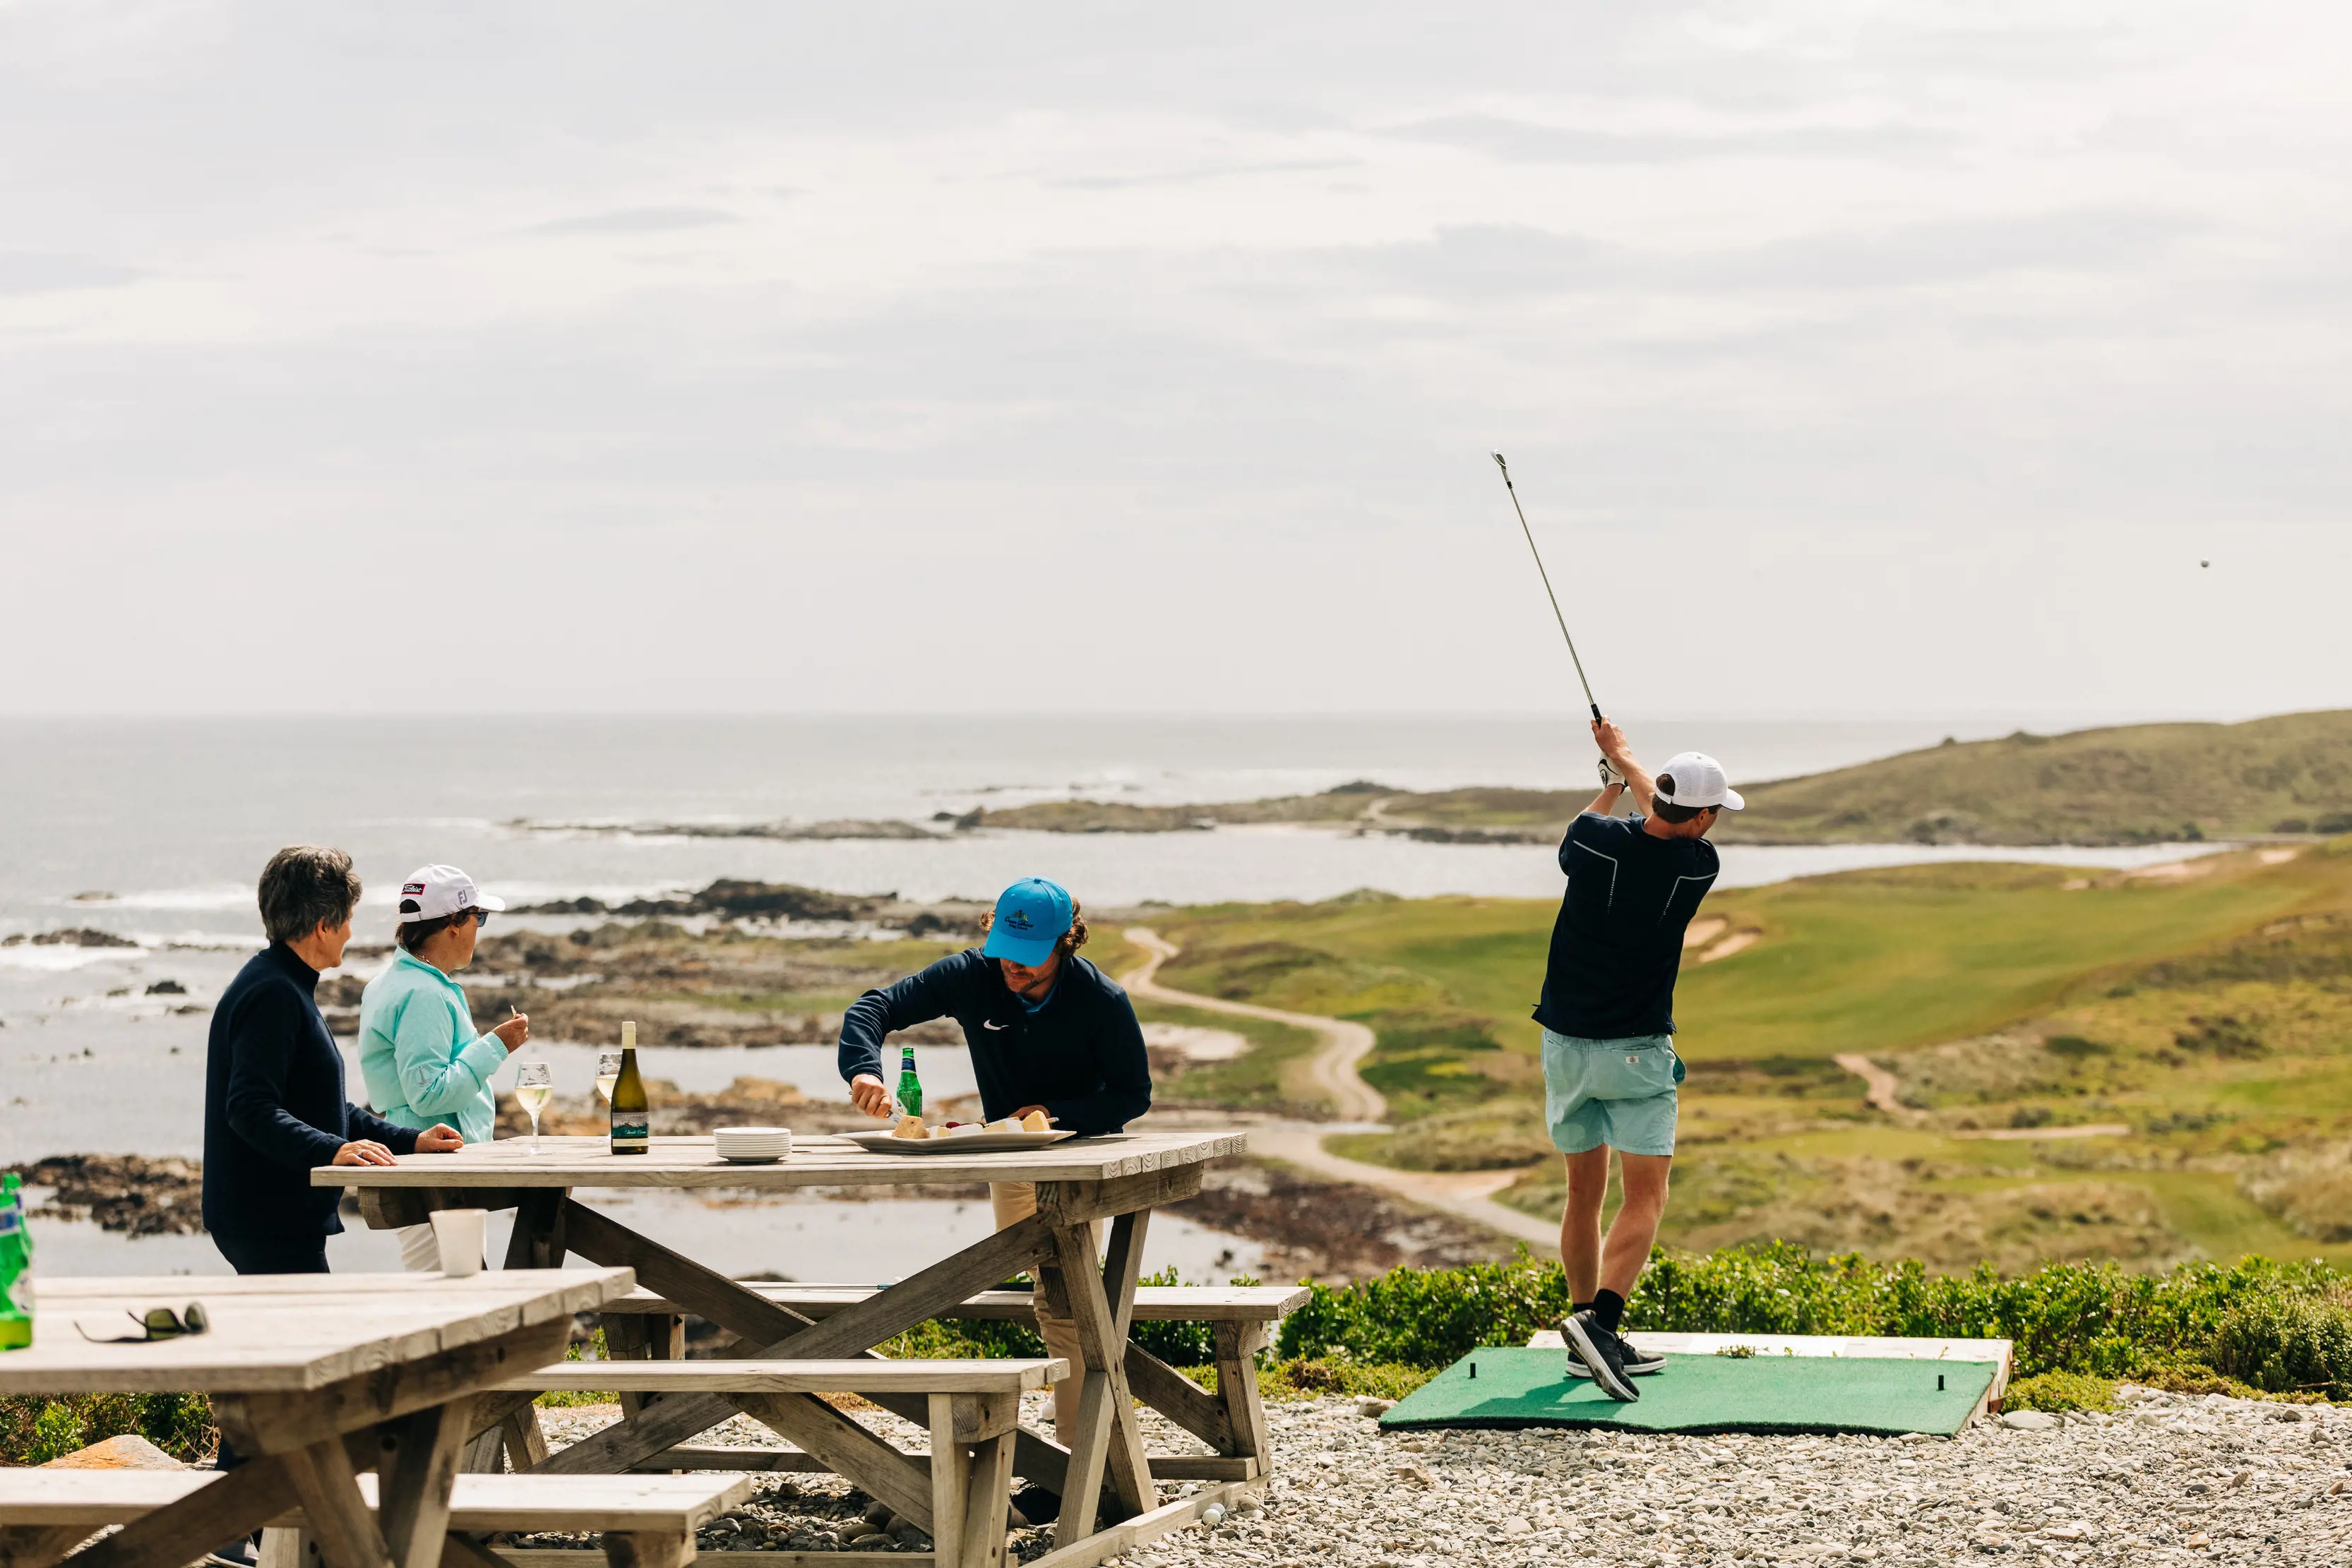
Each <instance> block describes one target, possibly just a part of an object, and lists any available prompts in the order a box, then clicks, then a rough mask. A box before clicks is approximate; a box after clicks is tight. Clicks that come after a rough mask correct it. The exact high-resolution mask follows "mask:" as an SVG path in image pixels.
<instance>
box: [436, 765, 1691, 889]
mask: <svg viewBox="0 0 2352 1568" xmlns="http://www.w3.org/2000/svg"><path fill="white" fill-rule="evenodd" d="M1717 777H1720V774H1719V773H1718V775H1717ZM506 906H507V901H506V900H505V899H503V898H493V897H491V896H490V895H489V894H486V893H481V892H479V891H478V890H477V889H476V888H475V886H474V879H473V878H472V877H470V876H467V874H466V873H464V872H462V871H459V870H458V869H457V867H456V866H453V865H427V866H419V867H417V868H416V869H415V871H413V872H410V873H408V880H407V881H405V882H404V883H401V884H400V924H402V925H415V924H416V923H417V922H418V921H420V920H438V919H440V918H441V917H442V916H444V915H455V914H457V911H459V910H461V909H504V908H505V907H506Z"/></svg>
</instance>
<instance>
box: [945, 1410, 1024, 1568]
mask: <svg viewBox="0 0 2352 1568" xmlns="http://www.w3.org/2000/svg"><path fill="white" fill-rule="evenodd" d="M1012 1506H1013V1434H1012V1433H1011V1432H1000V1433H998V1434H997V1435H996V1436H994V1437H989V1438H986V1439H985V1440H983V1441H982V1442H980V1443H978V1444H976V1445H974V1447H973V1448H972V1453H971V1474H970V1479H968V1480H967V1481H966V1482H965V1484H964V1509H965V1513H964V1521H963V1537H962V1539H961V1541H960V1542H957V1550H956V1557H957V1560H958V1562H959V1563H960V1564H961V1568H1004V1531H1005V1525H1006V1523H1007V1522H1008V1521H1009V1518H1010V1514H1011V1510H1012Z"/></svg>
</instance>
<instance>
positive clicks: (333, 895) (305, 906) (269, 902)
mask: <svg viewBox="0 0 2352 1568" xmlns="http://www.w3.org/2000/svg"><path fill="white" fill-rule="evenodd" d="M359 902H360V879H359V875H358V873H355V872H353V871H352V857H351V856H349V855H347V854H345V853H344V852H342V851H341V850H330V849H323V848H321V847H320V846H319V845H317V844H289V845H287V846H286V847H285V848H284V849H282V850H279V851H278V852H277V853H276V854H274V855H271V856H270V857H269V863H268V865H266V866H263V867H262V868H261V928H262V929H263V930H264V931H266V932H268V934H269V939H270V940H271V941H272V942H299V941H300V940H302V938H303V937H305V936H310V933H312V932H313V931H316V930H317V929H319V927H320V926H321V925H341V924H342V923H343V922H344V921H346V920H349V919H350V918H351V917H352V910H354V909H356V908H358V907H359Z"/></svg>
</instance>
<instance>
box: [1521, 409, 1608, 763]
mask: <svg viewBox="0 0 2352 1568" xmlns="http://www.w3.org/2000/svg"><path fill="white" fill-rule="evenodd" d="M1495 466H1496V467H1497V468H1499V469H1501V470H1502V471H1503V488H1504V489H1506V490H1508V491H1509V492H1510V493H1511V510H1513V511H1514V512H1517V513H1518V515H1519V532H1521V533H1523V534H1525V535H1527V536H1528V554H1529V555H1532V556H1534V557H1535V558H1536V575H1537V576H1538V577H1540V578H1542V579H1543V585H1544V597H1545V598H1547V599H1549V600H1550V601H1551V618H1552V619H1553V620H1555V621H1557V622H1559V635H1560V640H1561V641H1563V642H1565V643H1567V644H1568V657H1569V662H1570V664H1574V665H1575V666H1576V681H1577V685H1580V686H1582V687H1583V688H1584V700H1585V703H1586V704H1587V705H1588V706H1590V707H1591V709H1592V717H1593V719H1594V721H1595V722H1596V723H1597V722H1599V720H1600V717H1601V705H1600V704H1599V703H1597V702H1594V701H1593V700H1592V683H1591V681H1588V680H1586V679H1585V678H1584V661H1583V660H1582V659H1580V658H1578V657H1577V656H1576V639H1575V638H1573V637H1571V636H1570V635H1569V634H1568V617H1567V616H1565V615H1562V614H1561V613H1560V612H1559V594H1557V593H1554V592H1553V591H1551V573H1549V572H1548V571H1546V570H1544V563H1543V551H1541V550H1539V549H1536V535H1535V530H1534V529H1533V528H1528V514H1527V511H1526V509H1525V508H1524V507H1521V506H1520V505H1519V487H1518V486H1517V485H1514V484H1512V483H1511V465H1509V464H1507V463H1506V462H1504V461H1503V455H1502V454H1501V453H1499V452H1497V453H1496V454H1495Z"/></svg>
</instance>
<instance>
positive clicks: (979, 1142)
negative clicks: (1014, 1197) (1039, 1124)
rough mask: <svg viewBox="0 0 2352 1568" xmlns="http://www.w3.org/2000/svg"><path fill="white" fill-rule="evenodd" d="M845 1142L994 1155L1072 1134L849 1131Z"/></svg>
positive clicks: (884, 1149) (873, 1150) (875, 1149)
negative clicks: (919, 1134) (914, 1134)
mask: <svg viewBox="0 0 2352 1568" xmlns="http://www.w3.org/2000/svg"><path fill="white" fill-rule="evenodd" d="M846 1136H847V1138H848V1140H849V1142H851V1143H853V1144H856V1145H857V1146H858V1147H859V1148H861V1149H864V1150H866V1152H868V1153H869V1154H877V1155H947V1154H960V1155H995V1154H1005V1153H1008V1152H1012V1153H1017V1152H1019V1151H1021V1150H1024V1149H1042V1148H1045V1146H1046V1145H1050V1144H1058V1143H1060V1142H1061V1141H1062V1140H1063V1139H1065V1138H1075V1137H1076V1136H1077V1134H1076V1133H1065V1132H1061V1131H1058V1130H1057V1131H1054V1132H1046V1133H966V1134H963V1135H961V1137H954V1138H901V1137H899V1136H898V1135H897V1134H891V1133H851V1134H846Z"/></svg>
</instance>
